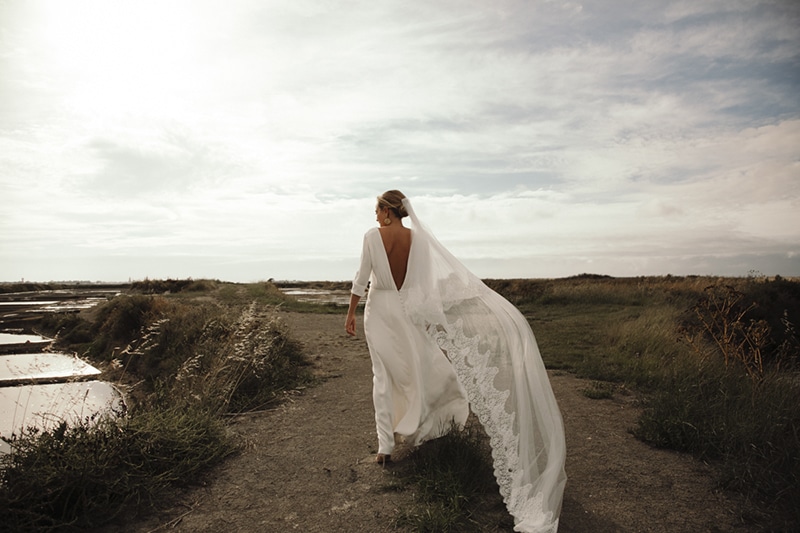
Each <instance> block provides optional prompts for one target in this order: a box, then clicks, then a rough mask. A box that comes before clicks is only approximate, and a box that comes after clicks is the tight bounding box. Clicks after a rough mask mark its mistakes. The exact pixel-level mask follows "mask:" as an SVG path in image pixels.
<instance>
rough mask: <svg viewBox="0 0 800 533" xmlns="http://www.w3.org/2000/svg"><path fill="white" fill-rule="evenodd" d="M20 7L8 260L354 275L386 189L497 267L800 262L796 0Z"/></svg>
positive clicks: (3, 10)
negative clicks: (401, 194) (792, 1)
mask: <svg viewBox="0 0 800 533" xmlns="http://www.w3.org/2000/svg"><path fill="white" fill-rule="evenodd" d="M0 20H2V21H3V22H2V23H0V25H1V26H2V28H0V29H2V31H0V69H2V71H3V73H4V74H5V75H3V76H0V193H1V194H2V198H3V200H2V201H3V204H4V209H3V210H2V213H0V226H2V231H1V232H0V279H4V278H5V279H16V278H19V277H27V278H35V277H39V278H47V279H50V278H61V277H65V278H75V277H84V276H82V275H81V273H80V267H81V265H83V266H85V267H86V268H87V275H86V276H85V277H89V278H92V277H97V278H104V277H105V278H108V279H126V278H127V277H129V276H132V277H142V276H144V275H150V276H151V277H152V276H155V275H156V274H154V272H156V271H159V272H162V273H164V274H168V275H172V276H183V275H186V276H188V275H192V276H195V277H198V276H199V275H209V276H212V277H223V278H229V279H258V278H265V277H314V278H331V277H333V278H341V277H349V276H350V275H351V274H352V273H351V272H350V270H352V269H353V268H354V263H355V256H356V255H357V254H358V252H359V250H360V238H361V234H362V233H363V231H364V230H365V229H366V227H368V226H369V225H371V224H373V223H374V222H373V220H372V208H373V203H374V197H375V195H376V194H378V193H379V192H381V191H382V190H385V189H388V188H400V189H401V190H404V191H405V192H406V193H408V194H409V195H410V196H411V197H412V198H414V199H416V200H417V204H418V210H419V211H420V212H421V214H423V213H424V215H425V217H426V219H428V221H429V223H430V225H431V226H432V227H433V228H434V229H435V230H436V232H437V233H438V234H439V236H440V238H441V239H442V240H443V241H444V242H446V243H447V244H449V245H450V246H452V248H453V251H454V252H455V253H456V254H457V255H459V256H460V257H464V258H465V260H466V261H468V262H470V264H471V265H479V266H478V267H476V268H479V269H480V270H481V272H480V273H481V275H486V276H492V275H495V276H500V275H512V274H513V275H521V276H525V275H529V276H553V275H568V274H574V273H579V272H581V271H586V270H593V271H602V272H603V273H610V274H619V275H623V274H633V273H635V274H641V273H666V272H668V271H672V272H673V273H681V272H680V271H681V270H683V271H684V272H686V271H691V269H694V268H709V269H713V268H719V269H720V272H722V270H725V269H728V270H725V273H731V272H733V273H735V272H737V270H736V269H737V268H740V265H742V264H745V263H746V262H747V261H748V260H751V261H753V262H761V263H764V264H773V265H775V268H776V269H777V268H781V269H784V270H783V271H781V272H779V273H782V274H784V275H798V274H800V262H798V261H797V256H796V255H792V254H796V252H797V250H798V248H800V230H798V229H797V228H800V224H799V223H798V222H800V219H798V215H796V214H795V213H796V212H798V210H797V207H798V205H797V204H798V203H800V190H799V189H798V187H799V186H798V183H799V182H798V179H797V178H798V164H799V163H798V161H797V149H796V147H797V146H798V145H800V144H799V143H800V117H799V116H798V110H799V108H800V106H798V104H800V101H798V98H797V94H798V93H797V90H798V89H799V88H800V76H798V72H797V67H796V65H797V59H798V52H797V50H798V49H800V48H799V47H798V44H800V36H798V33H797V31H796V24H795V22H797V21H800V10H797V9H796V8H793V7H791V6H789V5H788V4H783V3H774V2H773V3H770V2H765V3H756V4H753V3H750V2H737V3H734V2H702V3H697V2H677V1H676V2H668V3H666V4H664V3H662V2H655V1H653V2H637V3H636V4H635V5H633V4H626V3H622V2H620V3H613V2H612V3H607V4H604V5H603V6H602V9H600V8H599V7H598V6H596V5H592V4H585V5H581V4H577V3H570V2H555V1H552V2H523V1H520V0H506V1H504V2H501V3H495V4H491V5H489V4H486V3H485V2H480V1H474V2H472V1H470V2H461V1H458V2H456V1H453V2H436V3H423V2H420V3H407V2H388V3H364V2H349V1H342V2H335V3H334V2H321V1H316V0H304V1H302V2H300V1H297V2H295V1H293V2H286V1H277V0H276V1H271V2H256V1H244V0H242V1H237V2H231V3H228V4H226V6H225V9H222V8H220V6H219V4H216V3H210V2H185V3H181V2H170V3H167V4H164V3H160V2H117V3H113V4H109V3H105V2H92V1H85V2H81V3H80V4H75V3H68V4H65V3H61V2H47V1H40V2H22V1H19V0H15V1H11V2H6V3H4V4H2V5H0ZM733 256H736V257H738V258H739V259H737V260H736V261H733V260H728V259H729V258H731V257H733ZM59 257H60V258H66V259H65V260H64V261H60V260H57V259H56V260H53V258H59ZM148 258H149V259H148ZM704 258H707V260H706V259H704ZM720 258H723V259H720ZM724 258H728V259H724ZM748 258H749V259H748ZM770 261H771V263H770ZM761 263H759V264H761ZM151 265H152V266H151ZM155 265H164V269H163V270H158V269H157V268H156V267H155ZM492 265H495V266H494V267H492ZM59 268H63V270H59ZM103 268H106V269H108V270H107V271H105V272H106V274H104V270H103ZM237 268H240V270H237ZM492 268H495V269H496V272H497V274H493V271H492ZM182 269H183V270H182ZM269 269H274V270H275V272H273V273H269V272H268V271H269ZM526 269H527V270H526ZM648 269H649V270H648ZM730 269H733V270H730ZM786 269H788V270H786ZM90 270H91V272H96V274H93V275H91V276H90V275H89V274H88V272H89V271H90ZM747 270H748V269H745V270H744V271H742V272H740V274H746V273H747ZM760 270H762V271H767V270H768V269H766V268H765V267H764V266H763V265H762V266H761V268H760ZM293 272H297V273H298V274H296V275H293V274H292V273H293ZM301 272H302V273H303V274H302V275H301V274H299V273H301ZM526 272H529V274H526ZM776 272H777V270H776ZM334 274H335V275H334Z"/></svg>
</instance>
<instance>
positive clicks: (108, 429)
mask: <svg viewBox="0 0 800 533" xmlns="http://www.w3.org/2000/svg"><path fill="white" fill-rule="evenodd" d="M209 290H217V288H214V289H209ZM196 296H197V297H196V298H186V294H185V293H181V294H180V295H176V296H175V297H167V296H164V295H159V296H155V295H142V294H129V295H123V296H119V297H117V298H114V299H113V300H111V301H109V302H107V303H106V304H105V305H104V306H103V307H102V308H101V309H99V310H98V311H97V312H96V314H95V315H96V316H95V319H94V321H93V323H91V324H86V323H83V322H81V320H80V319H76V318H75V317H62V318H63V320H62V321H61V322H60V323H59V322H57V321H56V322H54V323H53V324H51V326H53V327H55V328H56V329H58V330H59V334H58V338H59V339H60V341H61V342H62V343H64V345H63V346H62V348H65V349H70V348H72V349H74V350H75V351H78V352H79V353H82V354H84V355H85V356H87V357H90V358H91V359H92V360H93V361H94V362H95V363H96V364H98V365H102V366H104V367H105V368H106V369H107V370H106V378H107V379H110V378H113V379H116V380H117V381H118V383H119V384H120V387H122V388H123V389H125V390H126V392H127V394H126V396H127V399H128V402H129V411H128V413H129V414H128V416H126V417H123V418H106V419H103V420H101V421H100V422H99V423H96V421H92V422H93V423H91V424H90V423H89V421H86V423H83V424H78V425H76V426H72V427H67V426H66V425H62V426H60V427H57V428H55V429H53V430H50V431H36V430H32V429H31V430H26V431H24V432H23V433H22V434H20V435H16V436H14V439H13V441H12V446H13V451H12V453H10V454H8V455H6V456H3V457H2V458H0V524H3V527H5V528H9V530H13V531H42V530H49V529H65V528H87V527H95V526H98V525H101V524H104V523H107V522H109V521H110V520H113V519H115V517H117V516H119V515H124V514H125V513H135V512H136V511H137V510H139V509H142V508H145V507H148V506H150V505H153V504H155V503H156V502H158V501H160V499H162V498H163V496H164V494H166V493H167V491H168V490H169V489H170V487H173V486H174V485H176V484H177V485H185V484H187V483H191V482H192V481H194V480H196V479H199V477H200V476H202V475H203V473H204V472H205V471H206V470H207V469H208V468H209V467H210V466H212V465H214V464H216V463H218V462H219V461H221V460H222V459H224V458H225V457H226V456H228V455H230V454H231V453H234V452H235V450H236V446H235V444H234V443H233V442H231V441H230V440H229V439H228V436H227V434H226V430H225V423H224V420H223V417H222V415H223V414H225V413H230V412H239V411H242V410H248V409H258V408H262V407H264V406H266V405H270V404H272V403H274V402H275V401H278V400H279V399H280V398H281V395H282V394H283V392H284V391H287V390H288V389H290V388H293V387H297V386H299V385H301V384H303V383H305V382H307V381H308V380H309V379H310V373H309V371H308V369H307V366H306V363H305V361H304V359H303V357H302V354H301V352H300V350H299V347H298V346H297V345H296V343H294V342H293V341H292V340H291V339H290V338H289V336H288V332H287V329H286V327H285V325H284V324H283V323H282V322H281V320H280V319H279V317H278V316H277V314H276V313H275V308H274V307H273V306H268V305H263V304H260V303H258V302H250V303H248V304H246V305H245V304H243V303H242V302H241V301H240V300H238V301H235V302H227V303H225V304H221V303H219V301H218V300H217V299H215V298H208V297H207V296H208V295H207V294H204V293H203V292H202V291H198V292H197V294H196ZM75 332H81V334H80V335H77V334H76V333H75ZM87 333H88V335H87ZM75 339H77V340H78V341H79V342H77V343H74V344H70V340H75Z"/></svg>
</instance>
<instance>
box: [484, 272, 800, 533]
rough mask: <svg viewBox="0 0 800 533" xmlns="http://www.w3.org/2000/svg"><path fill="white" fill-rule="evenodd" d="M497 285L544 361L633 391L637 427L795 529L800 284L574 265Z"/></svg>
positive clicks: (756, 515)
mask: <svg viewBox="0 0 800 533" xmlns="http://www.w3.org/2000/svg"><path fill="white" fill-rule="evenodd" d="M490 285H492V282H490ZM495 288H497V289H498V290H500V291H501V292H502V291H504V290H510V291H512V292H509V293H507V294H505V295H506V296H507V297H508V298H509V299H510V300H511V301H512V302H515V303H516V304H517V305H518V306H519V307H520V308H521V309H522V310H523V311H524V312H525V313H526V315H527V316H529V318H530V320H531V323H532V325H533V329H534V332H535V333H536V334H537V338H538V339H539V340H540V345H541V347H542V353H543V356H544V357H545V362H546V364H548V366H549V367H551V368H565V369H569V370H571V371H574V372H575V373H577V374H578V375H580V376H583V377H587V378H591V379H594V380H603V381H608V382H616V383H622V384H624V386H625V387H626V388H633V389H635V390H637V391H638V392H639V393H640V395H641V397H642V400H643V406H644V411H643V415H642V417H641V419H640V420H639V422H638V425H637V427H636V429H635V434H636V435H637V436H638V437H639V438H641V439H643V440H646V441H647V442H650V443H652V444H654V445H657V446H664V447H669V448H672V449H677V450H681V451H687V452H691V453H694V454H696V455H697V456H698V457H701V458H703V459H704V460H708V461H712V462H713V463H714V464H716V465H717V466H718V467H719V468H718V471H719V473H720V478H719V479H720V482H721V483H722V484H723V485H724V486H726V487H729V488H732V489H736V490H737V491H740V492H741V493H742V494H744V495H745V496H746V497H747V499H748V501H750V502H751V505H749V506H746V508H745V509H744V510H743V512H744V513H745V515H747V516H745V518H747V519H751V520H753V521H755V522H756V523H758V524H759V525H761V526H763V527H765V528H768V529H773V530H787V529H797V528H800V508H798V507H797V506H796V502H797V501H800V429H799V428H800V409H798V408H797V406H798V405H800V372H799V370H800V365H798V361H799V360H800V340H798V335H797V324H799V323H800V283H798V282H797V281H793V280H786V279H782V278H779V277H777V278H774V279H767V278H764V277H756V276H751V277H748V278H714V277H686V278H683V277H675V276H666V277H658V278H628V279H613V278H606V277H595V276H579V277H576V278H571V279H564V280H514V281H513V282H510V281H504V282H502V283H500V282H498V283H497V284H496V286H495ZM604 390H605V389H604ZM597 396H598V397H603V396H605V395H601V394H597Z"/></svg>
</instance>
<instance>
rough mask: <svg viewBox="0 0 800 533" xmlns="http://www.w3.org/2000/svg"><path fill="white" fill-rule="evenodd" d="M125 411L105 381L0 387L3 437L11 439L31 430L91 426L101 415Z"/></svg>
mask: <svg viewBox="0 0 800 533" xmlns="http://www.w3.org/2000/svg"><path fill="white" fill-rule="evenodd" d="M124 412H125V402H124V401H123V399H122V394H120V392H119V390H117V388H116V387H114V386H113V385H111V384H110V383H106V382H105V381H77V382H69V383H51V384H48V385H22V386H17V387H0V438H2V439H4V440H9V439H10V437H11V436H12V435H19V434H20V433H21V432H22V430H23V429H25V428H29V427H37V428H40V429H52V428H54V427H56V426H58V425H59V424H60V423H61V422H66V423H67V424H75V423H77V422H81V421H85V422H89V423H92V422H95V421H97V420H98V419H99V415H101V414H104V413H109V414H122V413H124Z"/></svg>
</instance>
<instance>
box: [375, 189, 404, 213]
mask: <svg viewBox="0 0 800 533" xmlns="http://www.w3.org/2000/svg"><path fill="white" fill-rule="evenodd" d="M405 197H406V195H405V194H403V193H401V192H400V191H395V190H392V191H386V192H385V193H383V194H381V195H380V196H378V209H389V210H390V211H391V212H392V213H394V214H395V215H396V216H397V218H400V219H402V218H403V217H407V216H408V212H407V211H406V208H405V206H404V205H403V198H405Z"/></svg>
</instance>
